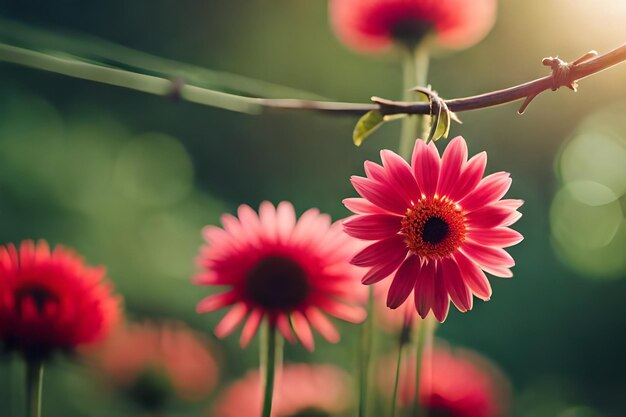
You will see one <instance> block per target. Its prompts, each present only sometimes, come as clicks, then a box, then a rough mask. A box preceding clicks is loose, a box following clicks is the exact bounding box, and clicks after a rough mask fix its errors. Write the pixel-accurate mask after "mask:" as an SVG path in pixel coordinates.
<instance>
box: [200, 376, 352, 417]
mask: <svg viewBox="0 0 626 417" xmlns="http://www.w3.org/2000/svg"><path fill="white" fill-rule="evenodd" d="M351 405H352V390H351V389H350V377H349V376H348V375H347V374H346V373H345V372H344V371H342V370H341V369H339V368H336V367H334V366H330V365H305V364H292V365H286V366H285V367H284V368H283V369H282V370H280V371H279V374H278V375H277V380H276V386H275V388H274V397H273V404H272V417H300V416H301V417H308V416H311V417H312V416H315V417H330V416H336V415H340V414H341V413H344V412H345V411H346V410H348V409H349V408H350V407H351ZM260 414H261V378H260V377H259V372H258V371H256V370H255V371H251V372H249V373H248V374H247V375H246V376H245V377H243V378H242V379H240V380H239V381H237V382H235V383H234V384H233V385H231V386H230V387H229V388H228V389H227V390H226V391H225V392H224V393H223V394H222V395H221V396H220V398H219V399H218V401H217V403H216V405H215V407H214V409H213V413H212V414H211V415H212V416H215V417H242V416H258V415H260Z"/></svg>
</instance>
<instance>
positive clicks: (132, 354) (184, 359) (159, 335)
mask: <svg viewBox="0 0 626 417" xmlns="http://www.w3.org/2000/svg"><path fill="white" fill-rule="evenodd" d="M91 363H92V364H93V365H94V368H96V369H97V370H98V371H100V373H101V375H102V376H103V377H104V378H105V380H106V381H107V382H109V383H110V384H111V385H112V386H113V387H114V388H116V389H118V390H120V391H122V392H126V393H128V394H129V396H130V397H131V398H133V399H134V400H136V401H137V402H138V403H140V404H141V405H143V406H145V407H146V408H149V409H152V408H159V407H161V406H162V405H163V404H164V402H165V401H166V400H167V399H168V398H170V397H171V396H172V395H171V394H175V396H176V397H177V398H180V399H182V400H184V401H195V400H200V399H202V398H204V397H205V396H206V395H207V394H208V393H210V392H211V391H212V390H213V388H214V387H215V384H216V382H217V374H218V370H217V368H218V366H217V362H216V360H215V358H214V356H213V354H212V353H211V351H210V350H209V347H208V343H207V341H206V340H205V339H204V337H202V335H200V334H198V333H196V332H194V331H193V330H191V329H189V328H187V326H185V325H184V324H182V323H176V322H171V323H170V322H167V323H160V324H157V323H143V324H128V325H126V326H120V328H119V329H117V331H115V332H114V333H113V334H112V335H111V337H109V338H108V339H107V340H106V342H104V343H103V344H102V345H101V346H99V347H98V349H97V350H95V351H94V352H92V354H91Z"/></svg>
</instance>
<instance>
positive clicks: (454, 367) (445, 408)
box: [378, 344, 510, 417]
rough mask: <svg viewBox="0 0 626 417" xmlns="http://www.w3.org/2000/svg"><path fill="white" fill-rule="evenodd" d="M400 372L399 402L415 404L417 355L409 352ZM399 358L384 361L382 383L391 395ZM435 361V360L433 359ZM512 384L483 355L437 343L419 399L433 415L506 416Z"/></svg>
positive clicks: (426, 362)
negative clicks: (395, 364) (396, 361)
mask: <svg viewBox="0 0 626 417" xmlns="http://www.w3.org/2000/svg"><path fill="white" fill-rule="evenodd" d="M407 356H408V358H405V363H404V365H403V366H402V368H401V371H400V384H401V385H400V390H399V395H398V399H399V403H400V404H401V405H404V406H409V405H410V404H412V402H413V399H414V396H415V358H414V356H415V355H410V354H409V355H407ZM395 360H396V358H392V357H388V358H386V359H384V360H382V361H381V363H380V366H379V370H378V374H379V386H380V388H381V390H382V391H383V392H384V393H385V394H386V395H388V396H391V389H392V387H393V380H394V376H395V375H394V371H395V367H394V363H395ZM431 361H432V362H431ZM509 397H510V388H509V383H508V381H507V380H506V378H505V377H504V376H503V374H502V373H501V372H500V371H499V370H498V369H497V368H496V367H495V365H493V364H492V363H491V362H489V361H488V360H487V359H485V358H483V357H482V356H480V355H478V354H476V353H474V352H471V351H469V350H466V349H458V348H457V349H450V348H449V347H447V346H446V345H443V344H436V345H435V348H434V349H433V350H432V352H427V353H426V355H425V357H424V371H423V373H422V377H421V381H420V402H421V404H422V405H423V406H424V407H425V408H426V409H427V410H428V415H431V416H446V417H501V416H504V415H506V411H507V408H508V402H509Z"/></svg>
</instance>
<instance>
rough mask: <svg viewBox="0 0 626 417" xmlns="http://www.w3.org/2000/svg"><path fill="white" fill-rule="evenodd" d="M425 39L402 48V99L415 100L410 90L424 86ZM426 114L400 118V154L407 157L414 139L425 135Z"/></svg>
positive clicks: (425, 68) (427, 61)
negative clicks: (414, 44)
mask: <svg viewBox="0 0 626 417" xmlns="http://www.w3.org/2000/svg"><path fill="white" fill-rule="evenodd" d="M427 43H428V42H427V41H423V42H421V43H420V44H418V45H417V46H415V47H404V48H402V54H403V63H402V65H403V82H402V88H403V90H404V91H403V95H402V100H403V101H415V98H414V92H413V91H411V90H412V89H413V88H414V87H417V86H422V87H424V86H426V83H427V82H428V81H427V80H428V65H429V62H430V57H429V54H428V45H427ZM427 118H428V116H426V115H411V116H407V117H405V118H404V119H402V133H401V135H400V155H401V156H402V157H403V158H405V159H408V158H409V157H410V156H411V152H412V151H413V145H414V144H415V139H416V138H417V137H419V136H422V139H425V134H426V135H427V134H428V133H427V129H428V123H426V121H427V120H426V119H427Z"/></svg>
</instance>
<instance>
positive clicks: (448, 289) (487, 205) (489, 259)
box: [344, 136, 522, 322]
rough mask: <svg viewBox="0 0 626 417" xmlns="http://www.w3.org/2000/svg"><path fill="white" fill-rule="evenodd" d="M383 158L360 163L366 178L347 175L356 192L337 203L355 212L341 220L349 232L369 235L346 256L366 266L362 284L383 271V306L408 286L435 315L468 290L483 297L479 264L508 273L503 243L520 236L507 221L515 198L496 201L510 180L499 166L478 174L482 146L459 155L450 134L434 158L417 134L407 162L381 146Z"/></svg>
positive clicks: (460, 302)
mask: <svg viewBox="0 0 626 417" xmlns="http://www.w3.org/2000/svg"><path fill="white" fill-rule="evenodd" d="M381 158H382V161H383V165H382V166H381V165H378V164H375V163H373V162H370V161H367V162H365V172H366V175H367V177H366V178H364V177H357V176H355V177H352V184H353V186H354V188H355V189H356V190H357V192H358V193H359V194H360V195H361V196H362V197H363V198H348V199H346V200H344V204H345V205H346V207H347V208H348V209H350V210H352V211H353V212H354V213H357V215H355V216H352V217H350V218H349V219H347V220H346V221H345V222H344V230H345V231H346V233H347V234H349V235H350V236H353V237H355V238H359V239H363V240H369V241H372V242H373V243H371V244H370V245H369V246H368V247H366V248H365V249H363V250H362V251H360V252H359V253H357V254H356V255H355V256H354V257H353V259H352V263H353V264H354V265H357V266H361V267H369V268H370V269H369V271H368V272H367V274H366V275H365V276H364V277H363V280H362V282H363V283H364V284H366V285H369V284H374V283H376V282H379V281H381V280H383V279H385V278H387V277H388V276H390V275H391V274H393V275H394V277H393V281H392V283H391V285H390V287H389V291H388V294H387V306H388V307H390V308H392V309H395V308H398V307H400V306H401V305H402V303H404V302H405V300H406V299H407V298H408V297H409V295H410V294H411V292H414V300H415V306H416V309H417V312H418V313H419V315H420V316H421V317H422V318H425V317H426V316H427V315H428V313H429V312H430V311H431V310H432V311H433V313H434V315H435V317H436V318H437V320H439V321H441V322H443V321H444V320H445V318H446V316H447V314H448V309H449V304H450V300H452V302H453V303H454V305H455V306H456V307H457V308H458V309H459V310H460V311H462V312H465V311H468V310H470V309H471V308H472V303H473V299H472V294H474V295H476V296H477V297H478V298H480V299H483V300H488V299H489V298H490V297H491V286H490V284H489V281H488V280H487V277H486V276H485V274H484V272H483V271H486V272H488V273H490V274H492V275H495V276H498V277H511V276H512V273H511V270H510V269H509V268H511V267H512V266H513V265H514V264H515V262H514V260H513V258H512V257H511V256H510V255H509V254H508V253H507V252H506V251H505V250H504V249H503V248H505V247H508V246H511V245H515V244H517V243H519V242H520V241H521V240H522V235H520V234H519V233H518V232H516V231H514V230H512V229H510V228H509V227H508V226H510V225H512V224H513V223H515V222H516V221H517V220H518V219H519V218H520V217H521V214H520V213H519V212H518V211H517V209H518V208H519V207H520V206H521V205H522V201H521V200H509V199H507V200H502V197H503V196H504V194H505V193H506V192H507V191H508V189H509V187H510V185H511V179H510V177H509V174H508V173H506V172H498V173H495V174H491V175H488V176H486V177H485V178H482V176H483V173H484V169H485V165H486V163H487V156H486V154H485V153H484V152H482V153H480V154H478V155H476V156H474V157H473V158H471V159H470V160H469V161H468V160H467V145H466V143H465V140H464V139H463V138H462V137H460V136H459V137H456V138H455V139H453V140H452V141H451V142H450V144H449V145H448V147H447V148H446V150H445V152H444V154H443V156H442V157H441V158H440V157H439V153H438V151H437V148H436V147H435V144H434V143H432V142H431V143H430V144H429V145H426V144H425V143H424V142H423V141H421V140H417V142H416V144H415V149H414V150H413V157H412V160H411V165H410V166H409V164H407V163H406V162H405V161H404V160H403V159H402V158H401V157H400V156H398V155H396V154H395V153H393V152H391V151H388V150H383V151H381Z"/></svg>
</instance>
